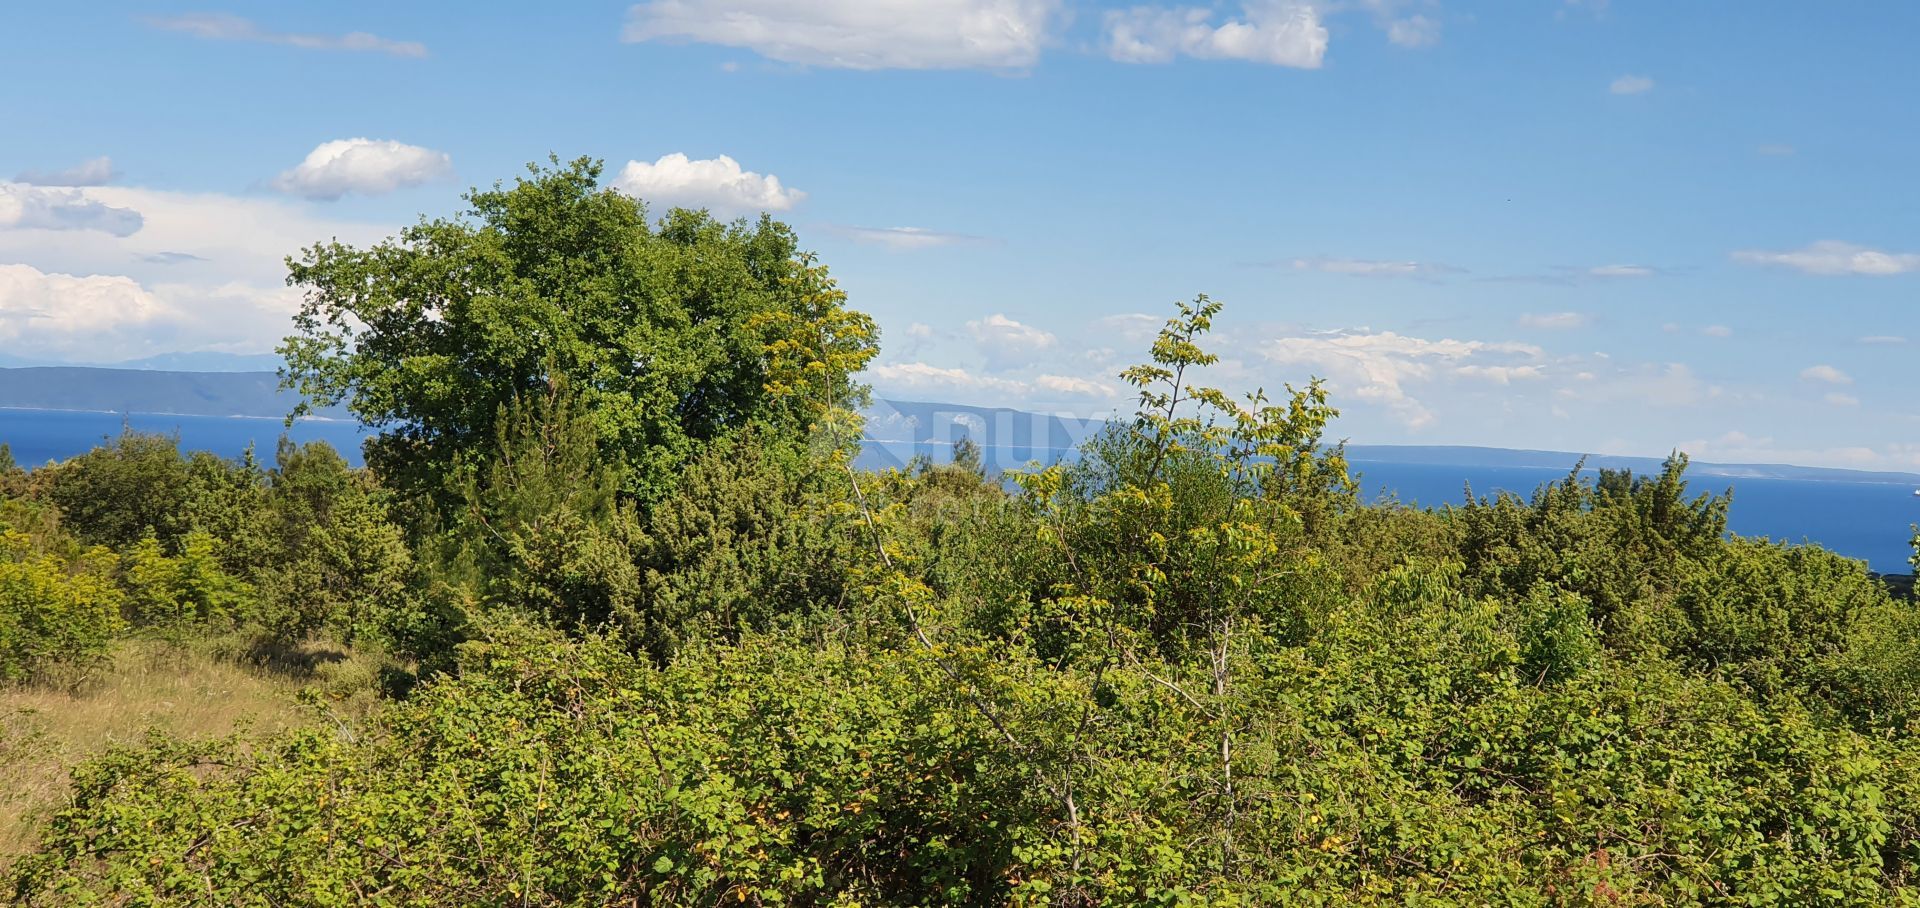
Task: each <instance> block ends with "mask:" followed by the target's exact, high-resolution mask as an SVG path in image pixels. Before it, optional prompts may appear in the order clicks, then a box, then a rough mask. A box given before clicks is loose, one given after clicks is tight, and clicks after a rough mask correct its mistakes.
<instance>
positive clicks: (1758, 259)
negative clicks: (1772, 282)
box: [1733, 240, 1920, 277]
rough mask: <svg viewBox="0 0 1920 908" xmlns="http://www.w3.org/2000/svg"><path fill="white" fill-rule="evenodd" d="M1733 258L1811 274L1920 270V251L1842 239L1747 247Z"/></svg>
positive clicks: (1878, 274) (1861, 273)
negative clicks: (1784, 247) (1772, 248)
mask: <svg viewBox="0 0 1920 908" xmlns="http://www.w3.org/2000/svg"><path fill="white" fill-rule="evenodd" d="M1733 260H1734V261H1736V262H1744V263H1746V264H1749V265H1779V266H1782V267H1786V268H1793V269H1795V270H1798V271H1802V272H1805V273H1807V274H1819V275H1842V274H1860V275H1871V276H1876V277H1883V276H1886V275H1893V274H1905V273H1906V272H1909V271H1920V252H1882V251H1880V250H1878V249H1869V248H1867V247H1865V246H1856V245H1854V244H1852V243H1843V242H1840V241H1839V240H1821V241H1820V242H1817V243H1813V244H1811V245H1809V246H1807V247H1806V248H1804V249H1796V250H1792V251H1787V252H1767V251H1763V250H1754V249H1747V250H1741V251H1739V252H1735V253H1734V254H1733Z"/></svg>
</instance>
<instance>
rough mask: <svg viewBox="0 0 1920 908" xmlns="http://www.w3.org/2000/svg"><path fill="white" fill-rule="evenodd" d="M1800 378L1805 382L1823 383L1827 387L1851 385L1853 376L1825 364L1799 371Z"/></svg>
mask: <svg viewBox="0 0 1920 908" xmlns="http://www.w3.org/2000/svg"><path fill="white" fill-rule="evenodd" d="M1800 377H1801V378H1802V379H1804V380H1806V381H1812V382H1824V383H1826V384H1829V385H1851V384H1853V376H1851V375H1848V374H1847V373H1845V372H1842V371H1840V370H1839V369H1835V368H1834V367H1832V366H1829V365H1825V364H1822V365H1818V366H1808V367H1806V368H1805V369H1801V370H1800Z"/></svg>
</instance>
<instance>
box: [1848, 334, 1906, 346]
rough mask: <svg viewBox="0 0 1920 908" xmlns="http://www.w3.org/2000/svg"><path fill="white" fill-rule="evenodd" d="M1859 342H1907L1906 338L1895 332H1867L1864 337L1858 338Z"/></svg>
mask: <svg viewBox="0 0 1920 908" xmlns="http://www.w3.org/2000/svg"><path fill="white" fill-rule="evenodd" d="M1859 342H1860V343H1863V344H1904V343H1906V342H1907V339H1906V338H1904V337H1901V336H1899V335H1897V334H1869V335H1867V336H1866V337H1863V338H1860V340H1859Z"/></svg>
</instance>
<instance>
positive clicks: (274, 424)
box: [0, 409, 1920, 573]
mask: <svg viewBox="0 0 1920 908" xmlns="http://www.w3.org/2000/svg"><path fill="white" fill-rule="evenodd" d="M122 425H126V426H129V427H131V428H133V429H135V430H138V431H142V432H162V433H167V434H172V435H177V436H178V437H179V439H180V445H181V447H182V448H183V449H186V450H206V451H212V452H214V453H216V454H220V455H223V456H228V457H233V456H238V455H239V454H240V452H241V451H243V450H245V449H246V447H247V446H248V445H253V446H254V449H255V451H256V452H258V456H259V457H260V459H261V460H262V461H264V462H269V463H270V462H271V461H272V459H273V449H274V446H275V444H276V443H277V442H278V440H279V438H280V436H281V435H283V434H285V435H287V436H289V437H291V438H292V439H293V440H294V441H296V442H302V443H304V442H308V441H325V442H328V443H330V444H332V445H333V446H334V447H335V448H338V449H339V450H340V452H341V453H342V454H343V455H345V456H346V457H347V459H348V460H349V461H351V462H353V463H356V464H358V463H359V462H360V443H361V441H362V440H364V439H365V437H366V436H365V434H364V433H362V432H361V431H360V429H359V427H358V426H357V425H355V424H354V423H351V422H345V421H340V420H300V421H298V422H295V423H294V424H293V426H291V427H288V426H286V425H285V424H284V423H283V422H282V421H281V420H279V419H270V418H262V417H243V416H234V417H219V416H171V415H157V414H142V413H134V414H128V415H124V416H123V415H122V414H118V413H86V412H71V411H55V410H7V409H0V442H4V443H6V444H8V445H9V446H10V447H11V448H12V450H13V457H14V460H15V462H17V463H19V464H21V465H23V466H33V465H38V464H42V463H46V462H47V461H49V460H60V459H64V458H67V457H72V456H73V455H75V454H79V453H82V452H84V451H86V450H87V449H89V448H91V447H93V446H94V445H97V444H99V443H100V442H101V441H103V440H106V439H109V438H111V437H113V436H115V435H118V434H119V432H120V430H121V427H122ZM891 447H893V446H891V445H875V446H873V449H872V450H870V452H869V453H870V455H873V456H870V457H863V458H862V460H863V461H876V462H878V463H898V462H900V461H901V460H902V459H904V456H907V455H910V454H911V453H914V450H909V449H907V448H904V447H903V448H901V449H900V450H899V451H888V450H886V449H887V448H891ZM1011 453H1016V454H1018V461H1017V462H1024V461H1026V460H1027V459H1029V458H1038V459H1046V458H1047V457H1048V455H1049V453H1057V452H1049V451H1046V450H1041V449H1038V448H1035V449H1022V450H1021V451H1019V452H1011ZM1353 466H1354V470H1355V472H1356V473H1358V474H1359V476H1360V481H1361V486H1362V488H1363V489H1364V490H1365V491H1366V494H1367V495H1368V496H1369V497H1370V498H1372V499H1375V500H1377V499H1379V498H1381V497H1383V496H1386V495H1393V496H1395V497H1397V498H1398V499H1399V500H1400V501H1402V502H1405V503H1408V504H1418V505H1422V506H1426V507H1438V506H1441V505H1447V504H1459V503H1461V502H1463V501H1464V500H1465V488H1466V486H1467V485H1469V484H1471V485H1472V487H1473V491H1474V494H1475V495H1482V496H1484V495H1490V494H1493V493H1494V492H1496V491H1499V490H1507V491H1512V492H1517V493H1520V494H1521V495H1523V496H1524V495H1528V494H1531V493H1532V492H1533V490H1534V489H1536V488H1538V487H1540V486H1541V485H1543V484H1545V483H1549V482H1553V481H1554V480H1557V479H1560V478H1561V477H1564V476H1565V475H1566V472H1567V471H1566V469H1558V470H1555V469H1545V468H1533V467H1474V466H1459V465H1438V464H1416V463H1389V462H1384V461H1356V462H1355V463H1354V465H1353ZM1572 466H1573V464H1572V463H1571V462H1569V463H1568V464H1567V468H1568V469H1571V468H1572ZM1690 488H1691V489H1692V491H1693V492H1695V493H1698V492H1706V491H1711V492H1723V491H1727V490H1729V489H1731V490H1732V492H1733V505H1732V507H1731V509H1730V511H1729V513H1728V524H1729V526H1730V528H1731V529H1732V530H1733V531H1734V532H1736V533H1739V534H1741V535H1743V536H1765V537H1768V538H1770V539H1774V540H1784V541H1788V542H1814V543H1819V544H1820V545H1823V546H1826V547H1827V548H1830V549H1832V550H1834V551H1836V552H1839V553H1841V554H1843V555H1846V556H1848V557H1851V558H1858V559H1861V560H1863V561H1865V562H1867V565H1868V566H1869V567H1870V568H1871V569H1873V570H1876V571H1882V572H1886V573H1906V572H1907V571H1909V570H1911V569H1912V568H1911V566H1910V565H1909V564H1908V561H1907V559H1908V558H1909V557H1910V556H1911V555H1912V549H1910V548H1909V547H1908V545H1907V540H1908V539H1909V538H1910V537H1911V534H1912V531H1911V530H1910V526H1911V525H1912V524H1915V523H1920V497H1915V496H1914V494H1913V488H1912V487H1911V486H1907V485H1901V484H1896V483H1887V482H1845V481H1825V480H1798V479H1753V478H1740V479H1731V478H1724V477H1713V476H1696V477H1694V479H1693V480H1692V482H1691V484H1690Z"/></svg>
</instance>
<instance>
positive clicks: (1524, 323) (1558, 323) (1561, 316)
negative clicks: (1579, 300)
mask: <svg viewBox="0 0 1920 908" xmlns="http://www.w3.org/2000/svg"><path fill="white" fill-rule="evenodd" d="M1519 322H1520V327H1522V328H1534V329H1538V330H1541V331H1570V330H1573V329H1575V328H1585V327H1587V326H1588V325H1591V324H1593V317H1592V316H1589V315H1587V314H1586V313H1584V312H1537V313H1536V312H1529V313H1526V314H1525V315H1522V316H1520V319H1519Z"/></svg>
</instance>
